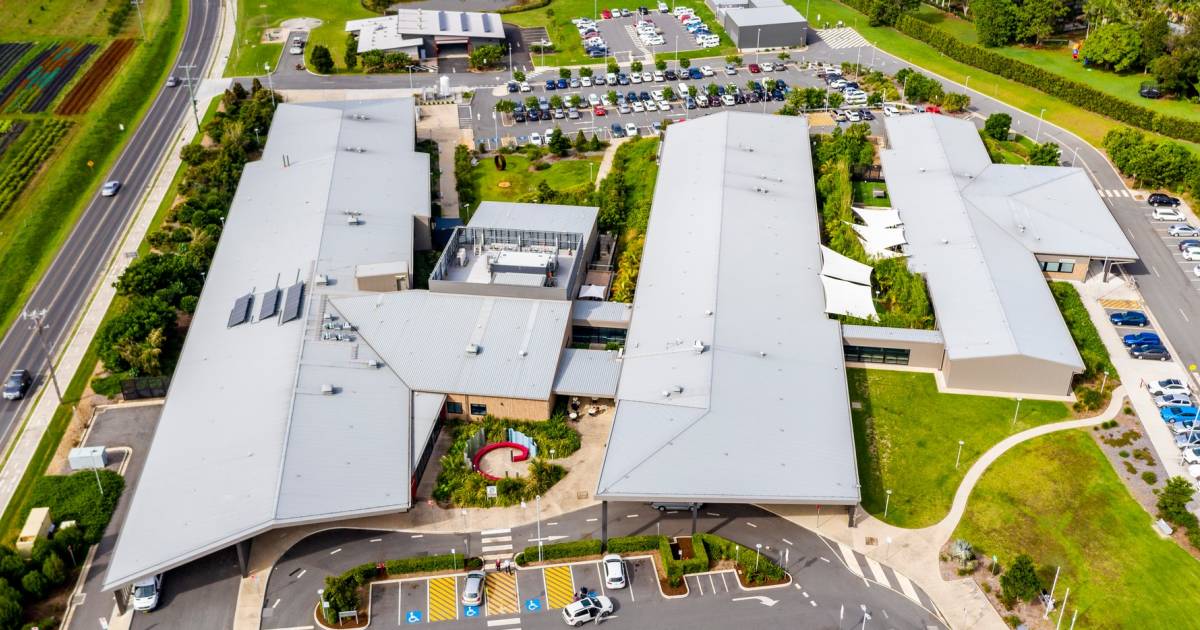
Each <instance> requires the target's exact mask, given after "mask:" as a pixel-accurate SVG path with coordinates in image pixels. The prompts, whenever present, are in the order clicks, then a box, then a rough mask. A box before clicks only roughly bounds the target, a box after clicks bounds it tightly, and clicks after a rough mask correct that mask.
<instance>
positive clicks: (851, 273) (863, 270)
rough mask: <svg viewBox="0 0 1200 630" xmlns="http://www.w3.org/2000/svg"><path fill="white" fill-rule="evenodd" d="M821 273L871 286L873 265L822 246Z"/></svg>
mask: <svg viewBox="0 0 1200 630" xmlns="http://www.w3.org/2000/svg"><path fill="white" fill-rule="evenodd" d="M821 275H823V276H828V277H830V278H837V279H839V280H846V281H848V282H854V283H856V284H865V285H867V286H871V266H870V265H864V264H862V263H860V262H858V261H857V260H854V259H853V258H849V257H847V256H843V255H841V254H839V253H837V252H835V251H833V250H832V249H829V248H828V247H825V246H824V245H822V246H821Z"/></svg>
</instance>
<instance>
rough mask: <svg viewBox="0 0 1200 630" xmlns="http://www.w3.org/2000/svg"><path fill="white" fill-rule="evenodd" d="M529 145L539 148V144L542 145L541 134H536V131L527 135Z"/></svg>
mask: <svg viewBox="0 0 1200 630" xmlns="http://www.w3.org/2000/svg"><path fill="white" fill-rule="evenodd" d="M529 144H532V145H534V146H541V144H542V134H540V133H538V132H536V131H535V132H533V133H531V134H529Z"/></svg>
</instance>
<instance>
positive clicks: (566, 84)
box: [556, 79, 571, 90]
mask: <svg viewBox="0 0 1200 630" xmlns="http://www.w3.org/2000/svg"><path fill="white" fill-rule="evenodd" d="M556 85H557V86H558V89H560V90H565V89H567V88H568V87H570V86H571V82H570V81H567V80H566V79H559V80H558V83H557V84H556Z"/></svg>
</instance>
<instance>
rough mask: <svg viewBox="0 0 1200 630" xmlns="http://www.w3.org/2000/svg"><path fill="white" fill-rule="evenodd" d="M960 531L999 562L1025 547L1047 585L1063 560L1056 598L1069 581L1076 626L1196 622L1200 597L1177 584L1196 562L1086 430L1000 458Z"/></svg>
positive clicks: (1192, 574) (1194, 574) (1193, 574)
mask: <svg viewBox="0 0 1200 630" xmlns="http://www.w3.org/2000/svg"><path fill="white" fill-rule="evenodd" d="M954 537H955V538H964V539H966V540H967V541H969V542H970V543H971V544H972V545H974V546H975V549H976V551H977V552H978V553H981V554H983V555H987V556H991V555H992V554H995V555H996V556H997V557H998V558H999V560H1000V565H1001V566H1005V564H1006V563H1011V562H1012V561H1013V559H1014V558H1015V557H1016V556H1017V554H1020V553H1027V554H1029V555H1030V556H1031V557H1033V559H1034V562H1035V563H1036V564H1037V565H1038V566H1039V567H1044V568H1043V569H1042V570H1041V571H1040V572H1041V573H1043V574H1044V575H1048V578H1046V579H1047V584H1048V583H1049V580H1050V579H1053V577H1054V567H1056V566H1062V574H1061V576H1060V577H1059V582H1058V590H1059V593H1060V594H1059V597H1060V599H1061V593H1062V592H1063V591H1064V590H1065V587H1068V586H1069V587H1070V588H1071V598H1070V601H1069V602H1068V604H1067V608H1068V609H1069V610H1068V614H1067V617H1068V618H1069V617H1070V615H1071V613H1073V612H1074V610H1075V609H1076V608H1078V610H1079V619H1078V620H1077V624H1078V625H1077V627H1082V628H1191V627H1195V625H1194V624H1195V623H1196V611H1195V606H1196V604H1197V603H1198V602H1200V596H1197V595H1196V594H1195V593H1192V591H1191V589H1190V588H1183V589H1177V588H1175V586H1176V585H1181V584H1195V583H1197V580H1200V562H1197V561H1196V559H1195V558H1193V557H1191V556H1190V555H1189V554H1188V553H1187V552H1186V551H1184V550H1183V549H1181V548H1180V547H1179V545H1177V544H1176V543H1175V542H1173V541H1171V540H1165V539H1162V538H1159V537H1158V535H1157V534H1156V533H1155V532H1154V530H1153V529H1151V517H1150V515H1149V514H1147V513H1146V511H1145V510H1143V509H1142V507H1141V506H1140V505H1138V503H1137V502H1135V501H1134V500H1133V498H1132V497H1131V496H1130V495H1129V492H1128V491H1127V490H1126V489H1125V486H1124V485H1122V483H1121V481H1120V480H1119V479H1118V478H1117V475H1116V473H1115V472H1113V469H1112V467H1111V466H1110V465H1109V463H1108V461H1107V459H1105V457H1104V454H1103V453H1102V452H1101V451H1100V449H1099V448H1098V447H1097V446H1096V444H1095V442H1093V441H1092V439H1091V437H1089V436H1088V435H1087V434H1086V433H1085V432H1083V431H1067V432H1063V433H1057V434H1053V435H1048V436H1044V437H1040V438H1037V439H1035V440H1031V441H1029V442H1027V443H1024V444H1021V445H1019V446H1017V447H1015V448H1014V449H1013V450H1012V451H1009V452H1008V453H1006V454H1005V455H1004V456H1003V457H1001V458H1000V459H999V460H997V461H996V463H994V464H993V465H992V467H991V468H989V469H988V471H987V472H986V473H984V475H983V478H982V479H980V481H979V484H978V485H977V486H976V487H975V491H974V492H972V493H971V499H970V502H969V503H968V505H967V511H966V513H965V514H964V515H963V520H962V522H961V523H960V524H959V526H958V529H957V530H956V531H955V532H954ZM1188 593H1192V594H1191V595H1188ZM1064 627H1065V624H1064Z"/></svg>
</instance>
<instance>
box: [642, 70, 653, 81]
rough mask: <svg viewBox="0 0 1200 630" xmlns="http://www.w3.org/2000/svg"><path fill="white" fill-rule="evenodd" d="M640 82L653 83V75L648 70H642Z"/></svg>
mask: <svg viewBox="0 0 1200 630" xmlns="http://www.w3.org/2000/svg"><path fill="white" fill-rule="evenodd" d="M642 82H643V83H653V82H654V75H653V74H651V73H649V72H643V73H642Z"/></svg>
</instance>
